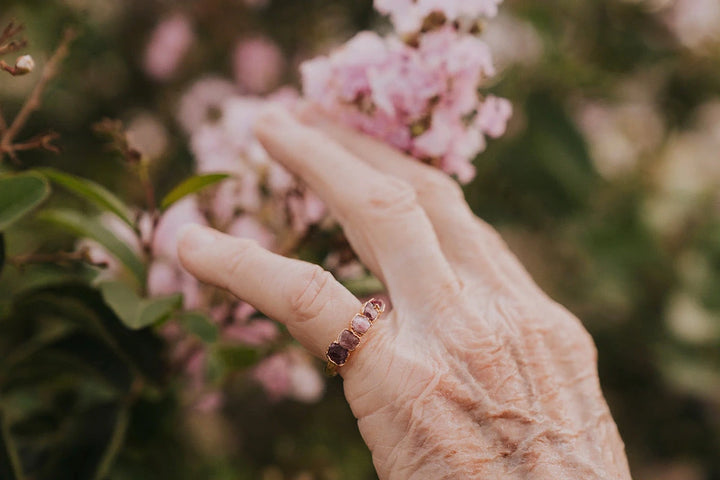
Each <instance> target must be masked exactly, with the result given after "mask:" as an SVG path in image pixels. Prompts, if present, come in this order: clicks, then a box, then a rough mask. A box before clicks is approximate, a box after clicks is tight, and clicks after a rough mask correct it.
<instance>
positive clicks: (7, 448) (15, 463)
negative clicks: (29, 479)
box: [0, 411, 25, 480]
mask: <svg viewBox="0 0 720 480" xmlns="http://www.w3.org/2000/svg"><path fill="white" fill-rule="evenodd" d="M9 427H10V426H9V425H8V424H7V421H6V419H5V415H3V413H2V412H1V411H0V478H3V479H5V478H6V479H7V480H22V479H23V478H25V476H24V475H23V469H22V465H21V462H20V455H18V451H17V448H16V447H15V443H14V441H13V438H12V436H11V433H10V428H9Z"/></svg>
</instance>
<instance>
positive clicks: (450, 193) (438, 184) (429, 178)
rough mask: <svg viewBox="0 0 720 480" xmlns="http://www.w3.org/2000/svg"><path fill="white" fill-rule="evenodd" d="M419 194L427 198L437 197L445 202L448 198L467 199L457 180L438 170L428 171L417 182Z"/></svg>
mask: <svg viewBox="0 0 720 480" xmlns="http://www.w3.org/2000/svg"><path fill="white" fill-rule="evenodd" d="M416 188H417V192H418V195H420V196H422V197H426V198H431V199H437V200H441V201H443V202H447V201H448V200H450V201H454V202H461V201H464V200H465V194H464V193H463V191H462V188H460V185H458V183H457V182H455V181H454V180H452V179H451V178H450V177H448V176H447V175H445V174H444V173H440V172H439V171H437V170H430V171H428V172H426V173H425V174H424V175H423V176H422V177H421V178H420V179H418V180H417V182H416Z"/></svg>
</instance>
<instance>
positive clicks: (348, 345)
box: [325, 298, 385, 377]
mask: <svg viewBox="0 0 720 480" xmlns="http://www.w3.org/2000/svg"><path fill="white" fill-rule="evenodd" d="M384 311H385V302H383V301H382V300H380V299H377V298H371V299H370V300H368V301H367V302H365V303H364V304H363V307H362V309H361V310H360V312H359V313H357V314H356V315H355V316H354V317H353V318H352V320H351V321H350V326H349V327H348V328H346V329H345V330H343V331H342V332H340V335H338V339H337V341H335V342H333V343H331V344H330V346H328V349H327V352H326V353H325V356H326V357H327V366H326V367H325V373H326V374H327V375H328V376H331V377H333V376H335V375H337V369H338V367H342V366H343V365H345V363H346V362H347V359H348V357H349V356H350V352H352V351H354V350H355V349H356V348H357V347H358V346H359V345H360V338H361V337H362V336H363V335H365V333H367V331H368V330H370V327H372V325H373V322H374V321H375V320H377V319H378V318H379V317H380V314H382V313H383V312H384Z"/></svg>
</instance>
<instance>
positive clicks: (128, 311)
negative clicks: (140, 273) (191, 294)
mask: <svg viewBox="0 0 720 480" xmlns="http://www.w3.org/2000/svg"><path fill="white" fill-rule="evenodd" d="M100 292H101V293H102V296H103V298H104V299H105V302H106V303H107V304H108V305H109V306H110V308H112V309H113V311H114V312H115V313H116V314H117V316H118V317H119V318H120V320H121V321H122V322H123V324H124V325H125V326H126V327H128V328H130V329H132V330H139V329H141V328H146V327H149V326H151V325H155V324H157V323H160V322H162V321H163V320H166V319H167V318H169V317H170V316H171V315H172V314H173V313H174V312H175V311H177V310H178V309H179V308H180V307H181V306H182V295H181V294H179V293H176V294H173V295H168V296H166V297H157V298H141V297H140V296H139V295H138V294H137V293H136V292H135V291H134V290H133V289H132V288H130V287H129V286H128V285H126V284H124V283H122V282H107V283H103V284H102V285H100Z"/></svg>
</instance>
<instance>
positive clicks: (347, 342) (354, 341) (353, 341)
mask: <svg viewBox="0 0 720 480" xmlns="http://www.w3.org/2000/svg"><path fill="white" fill-rule="evenodd" d="M338 343H339V344H340V346H342V347H345V348H347V349H348V350H350V351H351V352H352V351H353V350H355V347H357V346H358V343H360V339H359V338H358V337H357V335H355V334H354V333H353V332H351V331H350V330H343V331H342V333H340V338H339V339H338Z"/></svg>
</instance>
